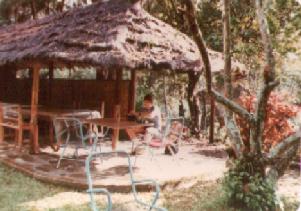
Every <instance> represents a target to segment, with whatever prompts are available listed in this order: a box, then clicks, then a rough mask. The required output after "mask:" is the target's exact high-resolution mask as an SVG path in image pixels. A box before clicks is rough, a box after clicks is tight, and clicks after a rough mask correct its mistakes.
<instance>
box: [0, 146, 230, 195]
mask: <svg viewBox="0 0 301 211" xmlns="http://www.w3.org/2000/svg"><path fill="white" fill-rule="evenodd" d="M118 148H119V150H125V151H128V152H129V151H130V148H131V143H130V142H128V141H121V142H120V145H119V147H118ZM109 150H111V142H110V141H108V142H106V143H104V144H103V151H109ZM215 150H216V149H215ZM41 151H42V153H41V154H39V155H29V154H28V152H27V151H24V152H17V151H16V150H15V149H14V145H13V144H10V143H8V142H5V143H4V144H2V145H0V162H1V163H3V164H5V165H7V166H10V167H12V168H15V169H16V170H18V171H21V172H23V173H25V174H27V175H29V176H31V177H34V178H36V179H37V180H40V181H43V182H46V183H52V184H57V185H63V186H69V187H72V188H76V189H87V182H86V174H85V164H84V161H85V158H86V155H87V152H86V151H84V150H83V151H80V158H79V159H77V160H63V161H62V162H61V167H60V168H59V169H57V168H56V163H57V160H58V155H59V154H58V152H57V153H56V152H53V151H52V149H51V148H50V147H46V148H42V149H41ZM218 151H219V153H218V154H219V156H218V157H220V158H217V157H212V156H210V157H209V156H205V155H204V154H206V153H205V152H206V151H204V150H202V147H201V146H197V145H190V144H189V145H185V146H183V147H182V148H181V151H180V154H179V156H178V160H174V159H173V158H172V157H170V156H168V155H164V154H163V150H162V149H161V150H160V151H156V152H155V153H156V159H154V160H151V159H150V155H149V153H148V151H143V152H142V154H141V155H139V156H138V158H137V163H136V166H135V168H134V177H135V178H136V179H155V180H157V181H158V182H159V184H160V186H161V188H162V189H170V188H177V187H183V186H184V187H186V186H187V185H189V186H190V185H193V184H194V183H195V182H196V181H197V180H200V179H201V180H204V181H214V180H216V179H218V178H220V177H222V175H223V171H225V169H226V167H225V160H226V159H225V153H224V152H223V150H222V149H218ZM69 153H72V152H71V151H70V152H69ZM209 154H210V153H209ZM209 154H207V155H209ZM132 161H133V162H134V157H132ZM92 166H93V171H92V172H93V177H94V185H95V186H96V187H106V188H107V189H108V190H109V191H111V192H120V193H126V192H130V191H131V186H130V180H129V174H128V168H127V166H128V165H127V160H126V159H125V158H122V157H117V158H116V157H104V158H103V160H102V161H101V159H97V160H96V161H95V162H94V163H93V165H92ZM213 166H214V168H212V167H213ZM216 169H219V170H218V171H216ZM139 189H140V191H149V190H150V187H149V186H141V187H140V188H139Z"/></svg>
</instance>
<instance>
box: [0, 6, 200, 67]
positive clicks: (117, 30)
mask: <svg viewBox="0 0 301 211" xmlns="http://www.w3.org/2000/svg"><path fill="white" fill-rule="evenodd" d="M48 62H56V63H57V64H63V65H71V66H73V65H74V66H75V65H84V66H96V67H100V68H105V69H113V68H114V69H116V68H124V67H125V68H131V69H136V68H137V69H138V68H147V69H172V70H183V71H190V70H200V69H201V67H202V62H201V60H200V55H199V51H198V49H197V47H196V45H195V43H194V42H193V41H192V40H191V39H190V38H189V37H188V36H186V35H185V34H183V33H181V32H179V31H177V30H176V29H174V28H172V27H171V26H169V25H168V24H166V23H164V22H162V21H160V20H158V19H156V18H155V17H153V16H151V15H150V14H149V13H147V12H146V11H145V10H144V9H143V8H142V7H141V5H140V4H139V3H136V4H133V3H131V2H130V1H129V0H110V1H99V2H97V3H95V4H92V5H90V6H86V7H83V8H77V9H73V10H70V11H67V12H64V13H62V14H58V15H52V16H48V17H45V18H42V19H39V20H32V21H28V22H25V23H23V24H16V25H10V26H6V27H1V28H0V67H1V66H4V65H10V64H13V65H16V64H17V65H19V66H23V67H25V66H26V65H28V64H32V63H41V64H48Z"/></svg>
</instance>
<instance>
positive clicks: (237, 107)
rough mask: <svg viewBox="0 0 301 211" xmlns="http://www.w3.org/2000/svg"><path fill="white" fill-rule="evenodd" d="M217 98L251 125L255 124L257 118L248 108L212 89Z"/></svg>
mask: <svg viewBox="0 0 301 211" xmlns="http://www.w3.org/2000/svg"><path fill="white" fill-rule="evenodd" d="M212 94H213V96H214V97H215V100H216V101H217V102H219V103H221V104H223V105H224V106H225V107H227V109H229V110H231V111H233V112H234V113H236V114H238V115H239V116H241V117H242V118H244V119H246V120H247V121H248V122H249V123H250V124H251V125H252V124H255V118H254V116H253V114H251V113H249V112H248V111H247V110H246V109H244V108H243V107H241V106H240V105H238V104H237V103H235V102H234V101H232V100H229V99H227V98H226V97H224V96H222V95H221V94H220V93H218V92H217V91H215V90H213V91H212Z"/></svg>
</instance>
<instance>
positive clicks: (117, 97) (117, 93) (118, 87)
mask: <svg viewBox="0 0 301 211" xmlns="http://www.w3.org/2000/svg"><path fill="white" fill-rule="evenodd" d="M121 82H122V70H116V81H115V105H121Z"/></svg>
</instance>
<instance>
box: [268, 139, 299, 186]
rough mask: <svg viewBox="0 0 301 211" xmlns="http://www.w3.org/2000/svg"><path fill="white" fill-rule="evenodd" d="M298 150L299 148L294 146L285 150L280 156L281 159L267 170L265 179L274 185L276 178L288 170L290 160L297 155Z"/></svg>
mask: <svg viewBox="0 0 301 211" xmlns="http://www.w3.org/2000/svg"><path fill="white" fill-rule="evenodd" d="M298 149H299V148H298V147H295V146H294V145H291V146H290V148H287V150H286V151H285V152H284V153H283V155H282V156H281V159H279V160H277V162H275V163H274V164H273V165H272V166H271V168H270V169H269V170H268V172H267V177H266V179H267V180H268V181H270V182H272V183H273V184H274V185H275V184H276V182H277V180H278V178H279V177H281V176H282V175H283V174H284V172H285V170H286V169H287V168H288V166H289V163H290V161H291V160H292V158H293V157H294V156H295V155H296V154H297V151H298Z"/></svg>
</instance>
